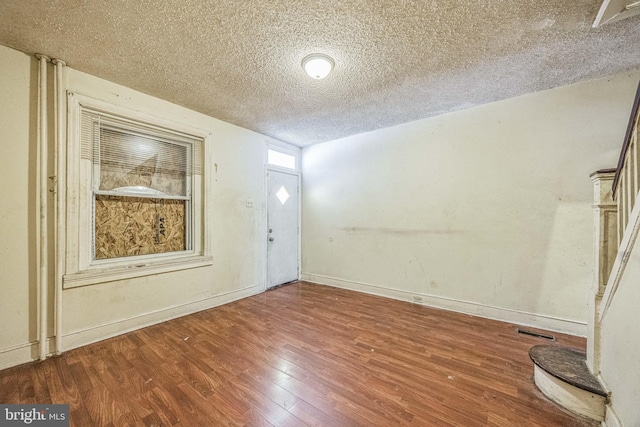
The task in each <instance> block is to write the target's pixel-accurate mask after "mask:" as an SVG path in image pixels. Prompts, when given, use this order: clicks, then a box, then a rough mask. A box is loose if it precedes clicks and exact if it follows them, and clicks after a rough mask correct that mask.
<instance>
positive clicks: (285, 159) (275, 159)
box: [267, 148, 296, 169]
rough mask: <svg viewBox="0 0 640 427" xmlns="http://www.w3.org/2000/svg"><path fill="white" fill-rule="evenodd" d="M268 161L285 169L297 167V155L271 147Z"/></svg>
mask: <svg viewBox="0 0 640 427" xmlns="http://www.w3.org/2000/svg"><path fill="white" fill-rule="evenodd" d="M267 163H268V164H269V165H271V166H279V167H281V168H285V169H296V156H294V155H292V154H287V153H283V152H282V151H278V150H273V149H271V148H269V149H268V150H267Z"/></svg>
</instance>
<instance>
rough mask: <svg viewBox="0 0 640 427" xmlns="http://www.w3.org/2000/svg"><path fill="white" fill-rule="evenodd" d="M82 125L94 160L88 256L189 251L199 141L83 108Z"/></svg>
mask: <svg viewBox="0 0 640 427" xmlns="http://www.w3.org/2000/svg"><path fill="white" fill-rule="evenodd" d="M81 126H82V130H83V132H82V146H83V148H85V147H86V148H85V151H90V152H91V158H92V163H93V167H92V175H93V176H92V203H93V210H92V211H93V218H92V220H93V227H92V230H93V239H92V241H93V245H92V251H93V252H92V259H93V260H100V259H111V258H121V257H128V256H138V255H149V254H157V253H168V252H181V251H186V250H190V249H191V248H192V247H191V233H192V226H191V222H190V218H191V206H192V203H191V181H192V179H193V175H194V173H193V172H194V163H198V162H199V160H198V159H197V157H198V156H196V159H194V156H193V152H194V151H200V150H199V148H198V147H199V146H200V144H201V141H199V140H197V139H194V138H191V137H188V136H185V135H178V134H171V133H168V132H166V131H163V130H157V129H151V128H147V127H145V126H142V125H139V124H134V123H128V122H125V121H123V120H120V119H118V118H115V117H109V116H106V115H104V114H100V113H96V112H92V111H87V110H85V111H83V112H82V124H81ZM196 172H197V171H196ZM200 173H201V172H200Z"/></svg>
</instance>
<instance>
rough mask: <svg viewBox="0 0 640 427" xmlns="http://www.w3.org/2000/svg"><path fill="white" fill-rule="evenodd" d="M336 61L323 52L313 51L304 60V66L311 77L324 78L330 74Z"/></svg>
mask: <svg viewBox="0 0 640 427" xmlns="http://www.w3.org/2000/svg"><path fill="white" fill-rule="evenodd" d="M334 65H335V63H334V62H333V59H331V57H330V56H327V55H324V54H322V53H312V54H311V55H307V56H305V57H304V59H303V60H302V68H304V71H306V72H307V74H309V77H311V78H314V79H318V80H322V79H324V78H325V77H327V76H328V75H329V73H330V72H331V70H333V66H334Z"/></svg>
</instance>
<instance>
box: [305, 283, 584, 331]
mask: <svg viewBox="0 0 640 427" xmlns="http://www.w3.org/2000/svg"><path fill="white" fill-rule="evenodd" d="M300 280H305V281H308V282H313V283H318V284H321V285H328V286H333V287H336V288H343V289H350V290H353V291H359V292H364V293H367V294H372V295H378V296H382V297H387V298H393V299H397V300H401V301H409V302H412V303H415V304H421V305H425V306H429V307H434V308H440V309H444V310H449V311H455V312H459V313H465V314H471V315H474V316H479V317H485V318H488V319H494V320H500V321H503V322H509V323H515V324H518V325H523V326H530V327H533V328H539V329H544V330H548V331H554V332H560V333H565V334H570V335H576V336H580V337H586V336H587V324H586V322H579V321H576V320H569V319H562V318H559V317H553V316H547V315H543V314H535V313H528V312H525V311H520V310H513V309H510V308H501V307H493V306H490V305H486V304H480V303H476V302H471V301H462V300H458V299H454V298H447V297H441V296H436V295H429V294H421V293H417V292H410V291H404V290H400V289H392V288H387V287H384V286H379V285H371V284H368V283H362V282H355V281H352V280H345V279H338V278H335V277H329V276H324V275H320V274H312V273H303V274H301V277H300Z"/></svg>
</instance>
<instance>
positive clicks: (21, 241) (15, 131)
mask: <svg viewBox="0 0 640 427" xmlns="http://www.w3.org/2000/svg"><path fill="white" fill-rule="evenodd" d="M33 67H35V59H34V58H31V57H29V56H27V55H24V54H22V53H20V52H16V51H14V50H11V49H8V48H5V47H2V46H0V129H1V131H0V147H2V152H3V154H2V155H0V183H2V184H1V185H0V196H1V200H0V223H2V224H3V225H4V226H3V227H2V238H1V239H0V322H1V324H2V328H0V362H1V361H2V356H3V352H4V353H7V351H10V352H11V353H12V354H21V355H25V356H26V357H30V355H31V345H30V342H31V341H32V340H34V339H36V333H37V332H36V331H37V329H36V318H35V315H31V313H35V310H36V293H35V292H36V273H37V270H36V264H35V246H34V242H35V219H36V211H35V200H36V196H35V173H36V169H35V168H36V151H35V147H36V123H35V118H36V112H35V110H34V109H35V107H36V105H37V104H36V102H37V98H36V96H37V93H35V91H36V89H35V88H34V83H35V82H34V81H33V80H32V77H33V76H32V74H31V70H32V68H33ZM0 368H2V363H0Z"/></svg>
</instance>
